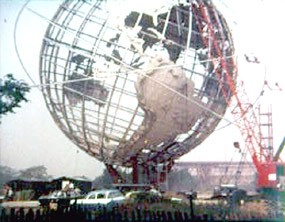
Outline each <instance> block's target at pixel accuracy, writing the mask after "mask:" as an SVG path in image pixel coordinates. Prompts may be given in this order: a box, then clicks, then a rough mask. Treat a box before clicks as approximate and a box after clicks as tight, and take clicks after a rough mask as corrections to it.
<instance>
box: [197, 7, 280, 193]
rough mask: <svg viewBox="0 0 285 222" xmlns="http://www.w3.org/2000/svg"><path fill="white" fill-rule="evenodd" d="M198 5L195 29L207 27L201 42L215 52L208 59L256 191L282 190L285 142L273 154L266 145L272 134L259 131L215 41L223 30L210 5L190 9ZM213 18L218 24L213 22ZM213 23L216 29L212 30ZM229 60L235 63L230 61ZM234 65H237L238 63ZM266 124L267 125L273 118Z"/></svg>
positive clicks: (243, 90) (240, 87) (249, 104)
mask: <svg viewBox="0 0 285 222" xmlns="http://www.w3.org/2000/svg"><path fill="white" fill-rule="evenodd" d="M198 8H199V9H200V10H201V13H200V16H199V17H197V18H196V20H197V21H198V22H197V23H198V24H197V26H198V30H199V31H200V32H201V33H203V32H205V27H206V28H207V34H204V35H202V36H203V42H204V44H205V45H207V47H208V48H211V50H208V51H209V52H215V53H209V54H208V60H209V61H210V63H211V64H212V65H213V66H214V67H216V66H219V65H220V66H221V69H219V68H217V69H215V71H214V72H215V76H216V78H215V80H216V81H218V84H219V86H220V90H221V93H222V94H223V96H224V100H225V103H227V105H228V106H232V107H234V108H233V109H232V110H233V111H232V113H233V115H234V117H235V122H234V123H235V125H237V126H238V128H239V129H240V131H241V134H242V137H243V140H244V146H245V149H246V150H247V152H248V153H249V154H250V156H251V158H252V162H253V164H254V165H255V168H256V171H257V184H256V188H257V190H258V191H262V192H265V193H272V192H273V193H275V192H276V191H278V190H284V176H285V174H284V172H285V164H284V163H283V162H282V161H281V160H280V158H279V157H280V153H281V151H282V150H283V147H284V143H285V142H284V140H283V142H282V143H281V145H280V147H279V149H278V151H277V152H276V154H275V155H274V150H273V146H271V145H269V146H266V145H265V142H264V141H265V140H269V139H270V140H272V135H269V136H268V137H265V136H263V135H262V133H261V124H260V122H259V120H258V118H257V114H256V110H255V107H254V105H253V104H252V103H250V100H249V98H248V96H247V93H246V91H245V89H244V85H243V82H241V84H239V85H238V84H235V82H234V80H233V79H232V77H231V76H230V74H229V73H230V67H227V63H226V59H225V58H224V57H223V56H222V55H223V53H222V51H221V50H220V47H219V45H218V42H217V41H216V40H217V39H223V34H222V33H220V32H219V28H220V27H219V26H218V25H217V24H218V21H215V19H214V20H211V21H210V20H209V14H210V15H212V17H213V18H216V17H215V12H214V10H211V8H206V7H204V6H203V4H200V5H198V6H195V5H194V6H193V11H194V12H195V10H198ZM215 22H216V23H217V24H213V23H215ZM213 27H215V28H216V29H217V30H214V29H213ZM213 48H214V50H213ZM217 61H219V62H217ZM232 64H235V63H234V62H233V63H232ZM231 68H232V67H231ZM235 68H236V69H237V67H235ZM220 70H224V71H225V72H221V71H220ZM221 76H222V78H221ZM228 88H230V93H231V95H232V97H230V96H229V95H228V93H227V91H226V89H228ZM230 98H232V99H231V100H232V101H230ZM267 115H268V118H271V115H269V114H267ZM268 124H269V125H270V124H272V122H269V123H268ZM269 125H267V127H269ZM270 137H271V138H270Z"/></svg>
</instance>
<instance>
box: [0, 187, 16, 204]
mask: <svg viewBox="0 0 285 222" xmlns="http://www.w3.org/2000/svg"><path fill="white" fill-rule="evenodd" d="M1 193H2V194H3V196H4V200H8V201H11V200H13V197H14V192H13V189H12V187H10V186H9V185H8V184H5V185H4V186H3V188H2V192H1Z"/></svg>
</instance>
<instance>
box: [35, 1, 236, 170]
mask: <svg viewBox="0 0 285 222" xmlns="http://www.w3.org/2000/svg"><path fill="white" fill-rule="evenodd" d="M130 2H131V1H128V2H126V1H100V0H98V1H65V2H64V3H63V4H62V5H61V6H60V7H59V8H58V10H57V12H56V14H55V15H54V17H53V18H52V20H51V21H50V24H49V26H48V28H47V31H46V33H45V36H44V39H43V44H42V49H41V57H40V77H41V83H42V84H43V86H44V87H43V88H42V92H43V94H44V98H45V101H46V104H47V107H48V109H49V111H50V113H51V115H52V116H53V118H54V120H55V122H56V124H57V125H58V126H59V127H60V128H61V130H62V131H63V132H64V133H65V135H66V136H67V137H68V138H69V139H71V140H72V141H73V142H74V143H75V144H76V145H78V146H79V147H80V148H81V149H82V150H84V151H86V152H87V153H88V154H90V155H91V156H93V157H95V158H97V159H98V160H100V161H104V162H105V163H106V164H107V166H109V168H110V171H112V170H115V169H116V167H117V166H121V167H132V166H134V162H135V163H136V164H138V165H140V166H143V168H144V171H147V172H146V174H150V173H148V172H149V171H152V172H153V171H158V167H157V166H158V164H161V165H162V168H164V169H167V171H168V170H170V168H171V166H172V163H173V160H174V159H177V158H179V157H180V156H182V155H184V154H185V153H187V152H189V151H190V150H192V149H194V148H195V147H196V146H197V145H199V144H200V143H201V142H203V141H204V140H205V139H206V138H207V137H208V136H209V135H210V134H211V133H212V132H213V131H214V129H215V127H216V126H217V124H218V123H219V121H220V120H221V118H222V117H223V115H224V113H225V111H226V108H227V106H228V103H229V101H230V98H231V96H232V91H231V90H230V86H229V83H228V81H227V75H228V76H230V77H231V80H233V81H232V82H231V84H232V83H234V81H235V79H236V72H237V70H236V67H235V62H234V59H233V54H234V46H233V42H232V38H231V34H230V31H229V28H228V26H227V24H226V22H225V20H224V18H223V16H222V15H221V14H220V13H219V12H218V11H217V10H216V8H215V7H214V5H213V4H212V2H211V1H202V0H194V1H191V3H185V4H179V5H178V4H176V2H175V1H166V2H165V4H164V7H162V8H161V9H160V11H159V12H157V11H156V13H149V12H147V11H142V10H141V11H139V10H138V9H136V8H134V9H130V11H118V10H117V8H116V4H126V5H129V4H130ZM136 4H138V3H136ZM153 61H154V62H153ZM165 76H166V77H165ZM170 77H171V78H173V81H172V80H169V78H170ZM164 78H165V79H164ZM153 84H154V85H153ZM179 84H180V85H179ZM151 86H152V87H153V88H154V90H153V91H151V90H152V89H153V88H151ZM169 101H171V102H169ZM148 102H149V104H148ZM151 102H152V103H151ZM164 102H165V103H166V104H163V103H164ZM184 103H185V104H186V105H181V104H184ZM161 116H163V118H162V117H161ZM178 119H179V121H180V122H179V123H176V120H178ZM174 124H176V125H174ZM134 160H135V161H134Z"/></svg>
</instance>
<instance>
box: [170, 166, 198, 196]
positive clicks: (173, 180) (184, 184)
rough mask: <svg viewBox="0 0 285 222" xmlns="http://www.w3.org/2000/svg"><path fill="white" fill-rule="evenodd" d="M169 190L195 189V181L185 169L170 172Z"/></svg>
mask: <svg viewBox="0 0 285 222" xmlns="http://www.w3.org/2000/svg"><path fill="white" fill-rule="evenodd" d="M168 186H169V190H173V191H190V190H195V189H196V181H195V180H194V178H193V177H192V176H191V175H190V173H189V172H188V170H187V169H182V170H172V171H171V172H170V173H169V175H168Z"/></svg>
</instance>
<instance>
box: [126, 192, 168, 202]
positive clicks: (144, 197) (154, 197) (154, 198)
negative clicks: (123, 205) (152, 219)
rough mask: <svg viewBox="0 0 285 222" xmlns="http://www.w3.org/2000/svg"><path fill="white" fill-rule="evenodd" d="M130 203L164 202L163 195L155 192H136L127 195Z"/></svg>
mask: <svg viewBox="0 0 285 222" xmlns="http://www.w3.org/2000/svg"><path fill="white" fill-rule="evenodd" d="M125 197H126V199H127V200H128V202H144V201H146V202H159V201H161V200H162V198H163V197H162V194H161V193H160V192H159V191H157V190H155V189H151V190H135V191H129V192H127V193H126V194H125Z"/></svg>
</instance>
